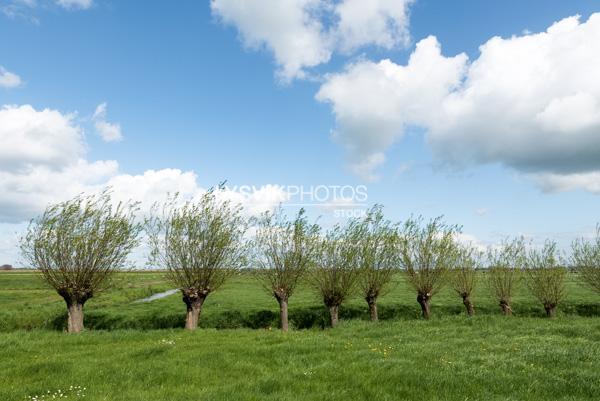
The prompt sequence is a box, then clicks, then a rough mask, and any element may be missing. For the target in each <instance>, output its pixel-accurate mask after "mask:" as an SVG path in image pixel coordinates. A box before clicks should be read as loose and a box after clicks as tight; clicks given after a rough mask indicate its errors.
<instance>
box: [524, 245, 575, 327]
mask: <svg viewBox="0 0 600 401" xmlns="http://www.w3.org/2000/svg"><path fill="white" fill-rule="evenodd" d="M524 271H525V283H526V284H527V288H528V289H529V291H531V293H532V294H533V295H534V296H535V297H536V298H537V299H538V300H539V301H540V302H541V303H542V305H544V310H545V311H546V315H547V316H548V317H554V315H555V314H556V307H557V306H558V304H559V302H560V301H561V300H562V299H563V298H564V296H565V279H566V277H567V269H566V268H565V267H564V263H561V261H560V256H559V254H558V251H557V249H556V242H554V241H549V240H548V241H546V242H545V244H544V246H543V247H542V248H541V249H535V248H533V249H530V250H529V252H528V253H527V258H526V261H525V269H524Z"/></svg>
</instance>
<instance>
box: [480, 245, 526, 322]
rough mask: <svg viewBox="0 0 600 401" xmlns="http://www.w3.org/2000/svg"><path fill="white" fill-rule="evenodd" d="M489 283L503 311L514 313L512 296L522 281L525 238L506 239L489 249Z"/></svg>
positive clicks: (507, 314) (507, 313)
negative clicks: (498, 245)
mask: <svg viewBox="0 0 600 401" xmlns="http://www.w3.org/2000/svg"><path fill="white" fill-rule="evenodd" d="M487 257H488V270H487V276H488V285H489V288H490V290H491V292H492V294H493V295H494V296H495V297H496V299H497V300H498V304H499V305H500V309H501V310H502V313H503V314H504V315H506V316H509V315H512V306H511V302H512V296H513V294H514V292H515V290H516V289H517V288H518V286H519V284H520V283H521V279H522V275H521V268H522V267H524V265H525V241H524V239H523V238H515V239H513V240H510V241H509V240H504V241H503V243H502V245H501V246H500V247H499V248H490V249H488V255H487Z"/></svg>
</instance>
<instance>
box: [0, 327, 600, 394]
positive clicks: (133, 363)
mask: <svg viewBox="0 0 600 401" xmlns="http://www.w3.org/2000/svg"><path fill="white" fill-rule="evenodd" d="M0 349H2V368H3V369H2V370H3V372H2V377H1V379H0V399H2V400H24V399H26V398H27V397H28V396H35V395H39V394H43V393H46V392H47V391H50V392H56V391H57V390H58V389H62V391H63V392H64V391H66V390H67V389H68V388H69V387H70V386H80V387H81V388H85V389H86V390H84V393H85V399H88V400H123V401H125V400H131V401H139V400H173V401H176V400H182V401H183V400H185V401H189V400H400V399H406V400H417V399H418V400H597V399H598V395H599V394H600V380H599V379H600V373H599V369H600V362H599V360H600V321H598V320H597V319H590V318H580V317H577V318H560V319H557V320H555V321H549V320H541V319H537V318H521V319H503V318H501V317H476V318H474V319H471V320H468V319H463V318H459V317H449V318H442V319H436V320H433V321H429V322H425V321H418V320H414V321H407V322H384V323H379V324H370V323H369V322H361V321H351V322H345V323H343V324H342V325H341V326H340V327H339V328H336V329H335V330H325V331H322V330H307V331H296V332H290V333H288V334H287V335H285V334H281V333H280V332H278V331H268V330H248V329H238V330H222V331H217V330H214V329H208V330H199V331H196V332H194V333H189V332H184V331H183V330H155V331H147V332H143V331H113V332H86V333H83V334H81V335H65V334H62V333H58V332H43V331H34V332H15V333H10V334H2V335H0Z"/></svg>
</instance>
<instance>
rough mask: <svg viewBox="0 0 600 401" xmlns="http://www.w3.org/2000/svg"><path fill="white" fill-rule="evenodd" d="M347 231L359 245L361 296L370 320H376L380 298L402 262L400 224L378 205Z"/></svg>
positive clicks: (353, 223)
mask: <svg viewBox="0 0 600 401" xmlns="http://www.w3.org/2000/svg"><path fill="white" fill-rule="evenodd" d="M348 231H349V235H350V239H351V241H353V242H354V243H355V246H356V247H357V248H358V249H357V253H356V257H357V264H358V268H359V269H360V276H359V279H358V286H359V288H360V291H361V296H362V297H363V298H364V300H365V301H366V302H367V305H368V306H369V313H370V315H371V320H372V321H377V320H378V318H379V317H378V313H377V299H378V298H379V296H381V295H382V294H384V293H385V292H386V291H387V290H389V287H390V283H391V281H392V278H393V276H394V272H396V271H397V270H398V268H399V264H400V262H399V257H398V230H397V226H396V225H395V224H392V223H391V222H390V221H389V220H386V219H385V218H384V216H383V208H382V206H380V205H375V206H374V207H373V208H371V209H370V210H369V211H368V212H367V213H366V215H365V216H364V217H363V218H360V219H356V220H354V221H352V222H350V224H349V228H348Z"/></svg>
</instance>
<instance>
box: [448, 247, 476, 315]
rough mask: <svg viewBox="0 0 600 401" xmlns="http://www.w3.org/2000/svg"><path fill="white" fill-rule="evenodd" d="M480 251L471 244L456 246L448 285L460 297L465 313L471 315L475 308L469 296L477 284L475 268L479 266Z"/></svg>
mask: <svg viewBox="0 0 600 401" xmlns="http://www.w3.org/2000/svg"><path fill="white" fill-rule="evenodd" d="M481 256H482V255H481V252H480V251H479V250H477V248H475V247H473V246H471V245H463V246H458V248H457V253H456V259H455V262H454V268H453V269H452V271H451V276H450V285H451V286H452V289H453V290H454V291H456V293H457V294H458V295H459V296H460V297H461V298H462V300H463V305H465V308H466V311H467V315H469V316H473V314H474V313H475V308H474V306H473V300H472V298H471V296H472V294H473V291H474V290H475V286H476V285H477V278H478V273H477V269H479V268H480V267H481Z"/></svg>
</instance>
